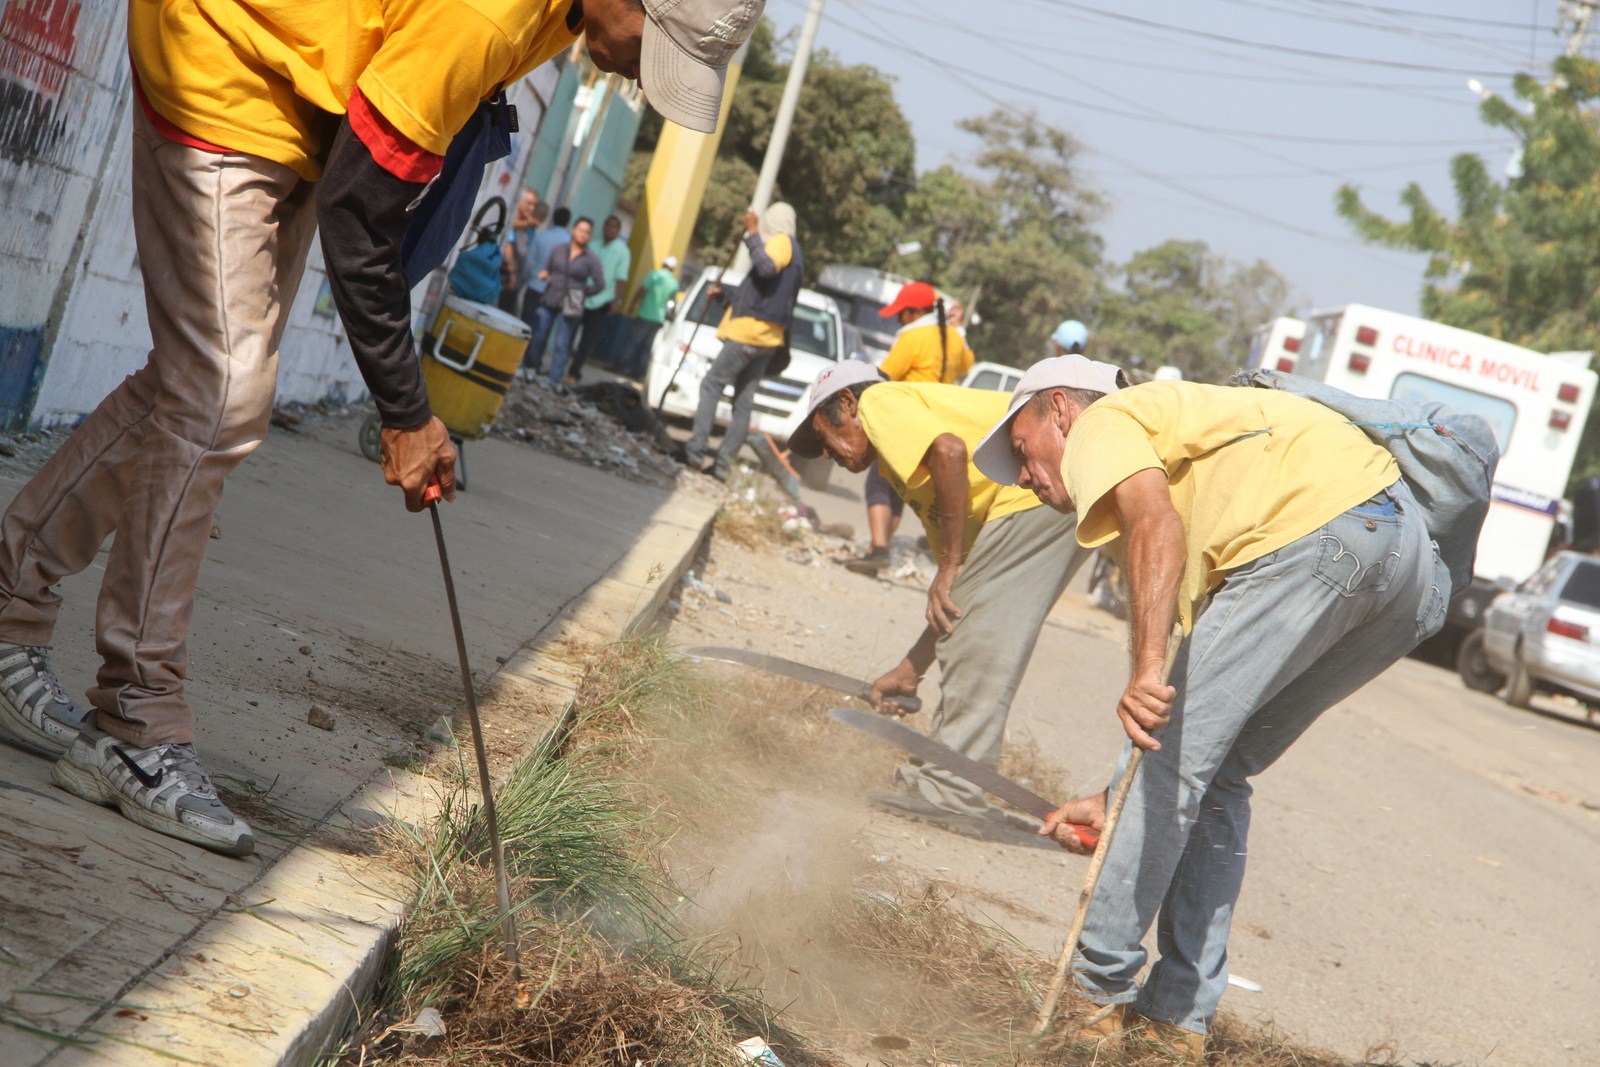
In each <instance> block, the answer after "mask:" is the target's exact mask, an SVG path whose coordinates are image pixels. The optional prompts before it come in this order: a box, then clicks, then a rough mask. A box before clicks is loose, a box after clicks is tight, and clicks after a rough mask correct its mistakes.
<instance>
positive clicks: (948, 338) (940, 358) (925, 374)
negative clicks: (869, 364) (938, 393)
mask: <svg viewBox="0 0 1600 1067" xmlns="http://www.w3.org/2000/svg"><path fill="white" fill-rule="evenodd" d="M944 332H945V344H946V351H945V353H943V354H942V355H941V353H940V351H939V321H938V319H937V318H936V317H934V316H933V315H924V316H923V317H922V318H920V319H918V320H917V321H916V322H913V323H912V324H911V325H910V326H907V327H906V328H905V329H903V330H901V331H900V332H899V333H897V334H895V336H894V344H893V345H892V346H891V347H890V348H889V354H888V355H887V356H884V357H883V362H882V363H880V364H879V365H878V369H879V370H881V371H883V374H884V377H886V378H888V379H889V380H890V381H893V382H944V383H946V384H947V385H948V384H954V383H955V382H957V381H960V380H961V376H962V375H963V374H965V373H967V371H968V370H970V369H971V368H972V360H973V356H972V349H970V348H968V347H967V339H966V338H965V337H962V336H961V331H960V330H958V329H956V328H955V327H954V326H950V325H948V324H947V325H946V326H945V328H944ZM941 364H942V365H943V367H944V377H942V378H941V377H940V376H939V367H940V365H941Z"/></svg>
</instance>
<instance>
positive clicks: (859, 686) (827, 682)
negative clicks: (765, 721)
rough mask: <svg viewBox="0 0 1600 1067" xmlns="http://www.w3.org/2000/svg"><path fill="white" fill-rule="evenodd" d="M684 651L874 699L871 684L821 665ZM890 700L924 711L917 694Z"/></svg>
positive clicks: (908, 711) (723, 651)
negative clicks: (826, 668) (813, 665)
mask: <svg viewBox="0 0 1600 1067" xmlns="http://www.w3.org/2000/svg"><path fill="white" fill-rule="evenodd" d="M682 651H683V654H684V655H685V656H688V657H689V658H690V659H695V660H706V659H709V660H715V661H717V662H718V663H737V664H739V665H740V666H742V667H754V668H755V669H756V670H758V671H766V672H767V673H769V674H781V675H783V676H784V677H785V678H793V679H794V680H795V681H797V682H806V683H808V684H810V685H820V686H821V687H822V688H824V689H832V690H834V691H836V692H839V693H849V694H850V695H851V696H853V697H859V698H860V699H862V700H865V701H867V702H868V703H869V704H870V703H871V702H872V683H870V682H863V681H862V680H861V679H859V678H852V677H850V676H849V675H848V674H838V673H835V672H834V671H825V670H823V669H822V668H821V667H811V666H807V665H806V664H804V663H796V662H794V660H789V659H780V658H779V657H777V656H769V655H767V654H766V653H765V652H752V651H751V650H749V649H747V648H721V647H717V646H710V645H707V646H701V647H698V648H686V649H683V650H682ZM888 699H889V702H890V703H892V704H895V705H897V706H898V707H899V708H900V710H901V712H902V713H903V714H905V715H915V714H916V713H917V712H919V711H921V710H922V701H921V700H919V699H917V698H916V697H906V696H892V697H889V698H888Z"/></svg>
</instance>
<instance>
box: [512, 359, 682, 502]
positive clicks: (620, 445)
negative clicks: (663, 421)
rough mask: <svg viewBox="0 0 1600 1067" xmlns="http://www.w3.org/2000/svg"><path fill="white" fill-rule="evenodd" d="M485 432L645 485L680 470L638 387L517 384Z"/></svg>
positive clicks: (668, 480)
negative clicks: (561, 391) (559, 388)
mask: <svg viewBox="0 0 1600 1067" xmlns="http://www.w3.org/2000/svg"><path fill="white" fill-rule="evenodd" d="M630 427H631V428H632V429H630ZM490 432H491V433H494V434H496V435H498V436H500V437H504V438H507V439H509V440H512V441H523V442H526V443H528V444H530V445H532V446H534V447H535V448H538V449H541V450H543V451H545V452H553V453H555V454H556V455H558V456H564V457H566V458H567V459H575V460H578V461H579V462H580V463H589V464H591V465H593V466H596V467H600V468H601V469H603V470H609V471H612V472H614V473H616V474H619V475H621V476H622V477H624V478H630V479H632V480H634V481H639V482H645V483H647V484H650V485H659V486H670V485H672V484H674V483H675V482H676V481H677V480H678V476H679V473H680V472H681V471H682V469H683V468H682V467H680V466H679V465H678V464H677V463H675V462H673V460H672V457H671V456H670V455H669V454H668V453H667V448H668V447H670V445H668V444H664V443H663V442H665V441H666V435H665V432H664V431H662V430H661V429H660V427H659V426H658V425H657V423H656V421H655V418H654V416H653V414H652V413H651V412H650V410H649V408H648V407H646V406H645V405H644V399H643V397H642V396H641V395H640V394H639V391H638V390H637V389H635V388H633V387H632V386H628V385H624V384H622V383H617V382H598V383H594V384H591V385H583V386H578V387H577V388H575V389H573V390H572V391H571V392H569V393H567V394H566V395H564V396H563V395H558V394H557V393H555V392H554V391H553V390H551V389H550V388H549V386H547V385H545V383H544V382H543V380H539V381H534V382H519V383H516V384H514V385H512V387H511V390H510V391H509V392H508V393H506V399H505V403H504V404H503V405H501V408H500V415H499V417H498V418H496V419H495V422H494V428H493V429H492V430H491V431H490Z"/></svg>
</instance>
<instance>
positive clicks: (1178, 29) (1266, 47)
mask: <svg viewBox="0 0 1600 1067" xmlns="http://www.w3.org/2000/svg"><path fill="white" fill-rule="evenodd" d="M1036 2H1038V3H1042V4H1044V5H1046V6H1050V7H1059V8H1065V9H1067V10H1070V11H1076V12H1078V13H1079V14H1083V15H1088V16H1090V17H1091V18H1097V19H1108V20H1111V21H1114V22H1125V23H1127V24H1129V25H1133V26H1142V27H1145V28H1147V29H1151V30H1158V31H1161V32H1164V33H1168V34H1171V33H1182V34H1184V35H1185V36H1189V37H1198V38H1202V39H1204V40H1208V41H1218V42H1221V43H1223V44H1230V45H1234V46H1236V47H1240V48H1250V49H1255V50H1258V51H1264V52H1271V53H1273V54H1274V55H1293V56H1303V57H1305V58H1307V59H1315V60H1320V61H1324V62H1330V61H1331V62H1336V63H1352V64H1355V65H1357V66H1365V67H1384V68H1386V69H1389V70H1415V71H1422V72H1424V73H1429V74H1455V75H1458V76H1468V75H1474V74H1478V73H1479V72H1478V71H1476V70H1473V69H1468V68H1465V67H1441V66H1437V65H1435V64H1430V63H1408V62H1405V61H1403V60H1395V59H1373V58H1370V57H1367V56H1348V55H1343V54H1341V53H1337V52H1324V51H1320V50H1317V49H1314V48H1296V47H1294V46H1293V45H1285V44H1273V43H1270V42H1264V41H1250V40H1246V39H1245V38H1242V37H1233V36H1230V35H1228V34H1225V33H1212V32H1210V31H1208V30H1200V29H1194V28H1193V27H1188V26H1173V25H1169V24H1167V23H1163V22H1156V21H1154V20H1153V19H1145V18H1140V17H1139V16H1137V15H1128V14H1124V13H1122V12H1118V11H1102V10H1100V9H1098V8H1093V7H1090V6H1088V5H1087V4H1079V3H1074V2H1073V0H1036Z"/></svg>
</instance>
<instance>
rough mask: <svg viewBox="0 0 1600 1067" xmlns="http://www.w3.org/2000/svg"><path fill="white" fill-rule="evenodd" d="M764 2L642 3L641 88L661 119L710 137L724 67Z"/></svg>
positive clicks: (746, 36) (655, 0)
mask: <svg viewBox="0 0 1600 1067" xmlns="http://www.w3.org/2000/svg"><path fill="white" fill-rule="evenodd" d="M764 6H765V0H644V14H645V19H644V38H643V42H642V44H641V47H640V51H639V86H640V88H642V89H643V90H644V95H645V99H646V100H648V101H650V106H651V107H653V108H655V109H656V110H657V111H659V112H661V117H662V118H665V119H670V120H671V121H673V122H676V123H677V124H678V125H680V126H686V127H688V128H689V129H691V130H698V131H700V132H701V133H713V132H715V131H716V128H717V117H718V115H720V114H721V112H722V86H723V79H724V78H725V77H726V75H727V70H728V63H729V61H730V60H732V59H733V57H734V54H735V53H736V52H738V51H739V49H740V48H741V47H742V46H743V45H744V43H745V41H746V40H748V39H749V37H750V34H751V32H752V31H753V30H754V29H755V28H756V21H757V20H758V19H760V18H761V9H762V8H763V7H764Z"/></svg>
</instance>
